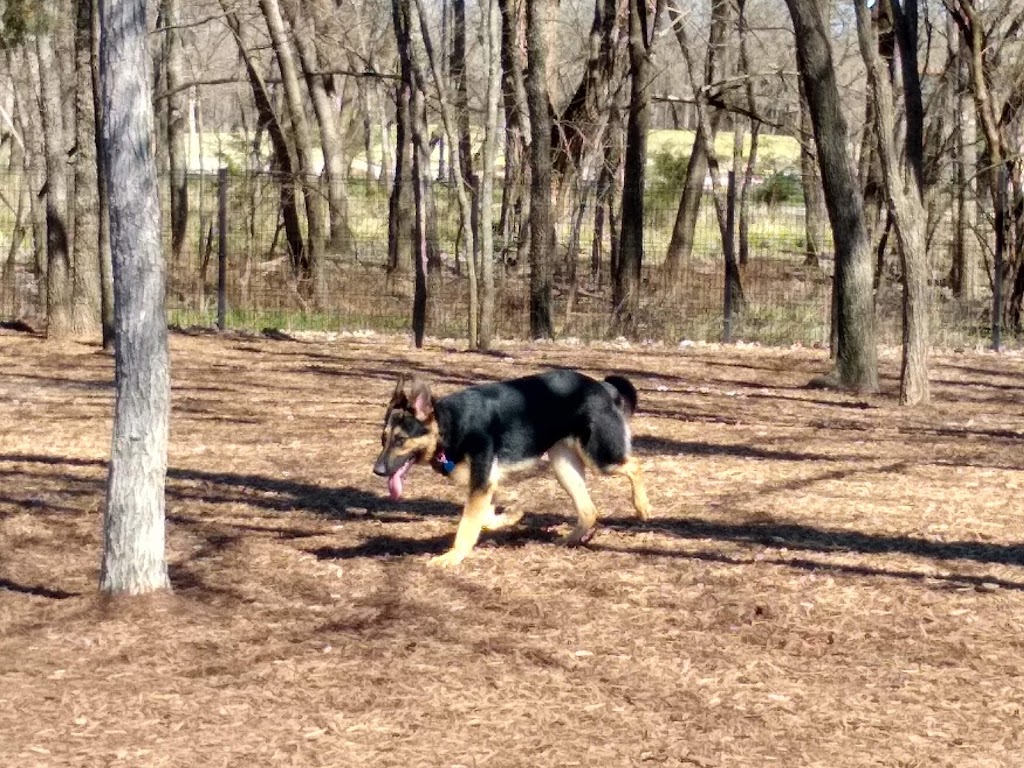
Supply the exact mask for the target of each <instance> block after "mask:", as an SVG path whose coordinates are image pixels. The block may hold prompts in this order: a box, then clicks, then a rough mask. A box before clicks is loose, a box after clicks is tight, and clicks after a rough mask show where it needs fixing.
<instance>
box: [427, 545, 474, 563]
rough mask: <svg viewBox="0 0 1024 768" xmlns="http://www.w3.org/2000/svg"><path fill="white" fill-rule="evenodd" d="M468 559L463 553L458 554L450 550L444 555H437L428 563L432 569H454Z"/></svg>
mask: <svg viewBox="0 0 1024 768" xmlns="http://www.w3.org/2000/svg"><path fill="white" fill-rule="evenodd" d="M465 559H466V556H465V555H464V554H462V553H461V552H456V551H455V550H454V549H450V550H448V551H447V552H445V553H444V554H443V555H437V556H436V557H432V558H430V559H429V560H428V561H427V565H428V566H430V567H431V568H454V567H455V566H456V565H458V564H459V563H461V562H462V561H463V560H465Z"/></svg>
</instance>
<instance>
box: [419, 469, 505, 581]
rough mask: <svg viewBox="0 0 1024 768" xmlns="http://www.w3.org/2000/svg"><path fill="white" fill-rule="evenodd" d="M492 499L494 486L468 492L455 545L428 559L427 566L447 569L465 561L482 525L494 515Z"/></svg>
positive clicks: (478, 536) (456, 533)
mask: <svg viewBox="0 0 1024 768" xmlns="http://www.w3.org/2000/svg"><path fill="white" fill-rule="evenodd" d="M493 497H494V486H493V485H489V486H487V487H486V488H484V489H483V490H480V491H470V494H469V500H468V501H467V502H466V506H465V508H464V509H463V510H462V518H461V519H460V520H459V528H458V530H457V531H456V532H455V543H454V544H452V548H451V549H449V550H448V551H447V552H445V553H444V554H443V555H438V556H437V557H433V558H431V559H430V562H429V564H430V565H432V566H436V567H439V568H447V567H450V566H453V565H458V564H459V563H461V562H462V561H463V560H465V559H466V555H468V554H469V553H470V551H471V550H472V549H473V547H474V546H475V545H476V542H477V539H479V538H480V531H481V529H482V528H483V526H484V523H485V522H486V521H487V520H488V519H489V518H490V517H492V516H493V515H494V505H493V504H492V503H491V499H492V498H493Z"/></svg>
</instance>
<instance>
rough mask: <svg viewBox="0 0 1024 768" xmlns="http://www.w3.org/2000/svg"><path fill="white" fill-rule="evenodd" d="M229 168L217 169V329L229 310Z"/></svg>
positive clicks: (222, 326) (219, 328)
mask: <svg viewBox="0 0 1024 768" xmlns="http://www.w3.org/2000/svg"><path fill="white" fill-rule="evenodd" d="M227 264H228V169H227V168H220V169H218V171H217V330H219V331H223V330H224V326H225V323H226V315H227V310H228V297H227Z"/></svg>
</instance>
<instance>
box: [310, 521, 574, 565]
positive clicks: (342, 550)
mask: <svg viewBox="0 0 1024 768" xmlns="http://www.w3.org/2000/svg"><path fill="white" fill-rule="evenodd" d="M538 518H540V519H538ZM564 522H566V519H565V518H561V517H556V516H553V515H552V516H548V515H537V516H534V517H533V519H531V521H530V522H529V523H520V524H519V525H518V526H516V527H514V528H506V529H503V530H500V531H494V532H488V531H484V533H483V534H481V536H480V541H479V542H478V543H477V545H476V547H475V548H474V549H477V550H485V549H520V548H522V547H525V546H526V545H528V544H534V543H539V544H553V543H555V542H556V541H558V539H559V538H560V535H559V534H558V533H557V532H556V531H555V530H554V526H555V525H557V524H559V523H564ZM454 535H455V528H454V526H453V528H452V530H451V531H450V532H449V533H444V534H439V535H437V536H432V537H430V538H419V537H412V536H396V535H382V536H371V537H369V538H367V539H364V540H363V541H362V542H360V543H359V544H355V545H353V546H350V547H315V548H312V549H307V550H306V551H307V552H308V553H309V554H311V555H313V556H314V557H316V558H317V559H318V560H352V559H355V558H363V557H368V558H375V559H382V558H391V557H409V556H411V555H412V556H415V555H430V556H433V555H440V554H443V553H445V552H447V551H448V550H449V549H450V548H451V545H452V541H453V539H454Z"/></svg>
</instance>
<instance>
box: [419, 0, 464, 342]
mask: <svg viewBox="0 0 1024 768" xmlns="http://www.w3.org/2000/svg"><path fill="white" fill-rule="evenodd" d="M415 5H416V13H417V17H418V18H419V26H420V35H421V37H422V39H423V49H424V52H425V53H426V55H427V64H428V66H429V67H430V71H431V73H432V75H433V79H434V86H435V88H436V90H437V100H438V104H439V106H440V110H441V120H442V122H443V123H444V130H445V133H446V134H447V136H448V143H449V146H456V145H457V144H458V138H457V137H458V130H459V129H458V126H457V123H458V117H459V116H458V115H457V114H455V113H454V110H453V108H452V102H451V99H450V98H449V95H448V89H447V87H446V85H445V81H444V76H443V74H442V72H441V64H440V60H439V58H438V57H437V56H436V55H435V52H434V44H433V41H432V39H431V36H430V27H429V26H428V21H427V16H426V12H425V11H424V8H423V3H422V2H421V1H420V0H415ZM408 54H409V59H410V62H411V67H412V71H413V74H414V76H415V80H416V84H417V87H418V88H420V90H422V91H423V92H424V93H425V92H426V78H425V76H424V74H423V72H422V68H421V67H420V66H419V65H418V64H417V59H416V55H415V49H414V48H413V47H412V45H411V44H410V45H409V51H408ZM423 150H424V151H426V147H423ZM414 151H418V148H417V149H416V150H414ZM451 164H452V171H453V172H454V176H455V193H456V197H457V199H458V202H459V217H460V222H461V225H462V239H463V242H464V244H465V255H466V273H467V275H466V276H467V278H468V280H469V347H470V349H476V348H477V347H478V345H479V343H480V339H479V327H478V323H479V321H480V296H479V289H480V285H479V281H478V272H477V264H478V258H479V254H478V249H479V246H478V244H477V225H476V223H475V219H476V215H475V214H474V211H473V209H474V204H475V202H474V201H475V199H476V197H477V190H476V189H475V188H474V187H473V186H472V184H471V183H470V182H469V181H468V179H469V176H468V175H467V174H466V172H465V170H464V169H463V168H462V154H461V152H452V153H451Z"/></svg>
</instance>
